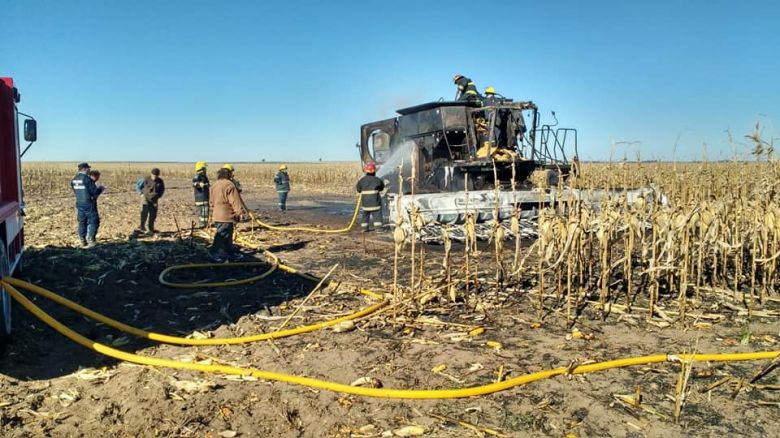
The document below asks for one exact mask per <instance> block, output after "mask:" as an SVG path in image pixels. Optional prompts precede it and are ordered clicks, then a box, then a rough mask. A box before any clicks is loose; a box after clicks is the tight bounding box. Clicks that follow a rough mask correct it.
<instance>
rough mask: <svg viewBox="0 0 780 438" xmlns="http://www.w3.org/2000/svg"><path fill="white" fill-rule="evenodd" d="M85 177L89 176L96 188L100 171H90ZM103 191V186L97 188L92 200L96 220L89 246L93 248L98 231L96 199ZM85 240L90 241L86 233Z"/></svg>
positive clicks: (98, 218)
mask: <svg viewBox="0 0 780 438" xmlns="http://www.w3.org/2000/svg"><path fill="white" fill-rule="evenodd" d="M87 175H89V179H91V180H92V182H94V183H95V185H96V186H97V182H98V181H100V171H99V170H90V171H89V173H88V174H87ZM105 190H106V187H105V186H97V191H98V193H97V195H95V198H94V199H93V200H92V205H93V206H94V208H95V216H96V218H97V220H96V221H95V232H94V234H92V239H91V241H92V245H91V246H95V243H97V232H98V229H99V228H100V212H99V211H98V208H97V198H98V196H100V194H101V193H103V192H104V191H105ZM87 240H88V241H89V240H90V239H89V233H87ZM89 247H90V245H89V243H88V244H87V248H89Z"/></svg>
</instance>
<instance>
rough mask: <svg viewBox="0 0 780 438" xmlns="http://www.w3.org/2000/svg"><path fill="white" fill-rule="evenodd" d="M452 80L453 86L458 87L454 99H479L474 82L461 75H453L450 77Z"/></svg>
mask: <svg viewBox="0 0 780 438" xmlns="http://www.w3.org/2000/svg"><path fill="white" fill-rule="evenodd" d="M452 82H454V83H455V86H456V87H457V88H458V91H457V93H456V94H455V100H468V101H479V100H481V96H480V95H479V92H477V86H476V85H474V82H472V81H471V79H469V78H467V77H465V76H463V75H455V76H454V77H453V78H452Z"/></svg>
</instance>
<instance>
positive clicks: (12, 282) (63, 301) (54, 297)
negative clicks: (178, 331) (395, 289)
mask: <svg viewBox="0 0 780 438" xmlns="http://www.w3.org/2000/svg"><path fill="white" fill-rule="evenodd" d="M2 284H3V285H4V286H6V287H8V286H12V287H16V288H19V289H24V290H27V291H29V292H32V293H34V294H36V295H39V296H42V297H44V298H46V299H48V300H51V301H54V302H55V303H57V304H60V305H62V306H65V307H67V308H68V309H71V310H73V311H75V312H77V313H80V314H81V315H84V316H86V317H87V318H90V319H92V320H95V321H98V322H101V323H103V324H105V325H107V326H109V327H113V328H115V329H117V330H120V331H123V332H125V333H128V334H131V335H133V336H137V337H139V338H146V339H149V340H152V341H156V342H164V343H166V344H175V345H236V344H246V343H250V342H258V341H266V340H268V339H278V338H286V337H289V336H294V335H299V334H301V333H310V332H313V331H317V330H320V329H323V328H326V327H330V326H334V325H336V324H338V323H340V322H342V321H348V320H354V319H358V318H362V317H364V316H366V315H370V314H372V313H374V312H376V311H377V310H379V309H381V308H382V307H384V306H385V305H386V304H387V301H381V302H379V303H376V304H373V305H371V306H368V307H366V308H365V309H362V310H359V311H357V312H355V313H352V314H350V315H346V316H342V317H341V318H336V319H332V320H329V321H323V322H318V323H315V324H311V325H306V326H302V327H296V328H293V329H287V330H282V331H278V332H271V333H262V334H258V335H249V336H241V337H238V338H212V339H190V338H182V337H178V336H170V335H164V334H161V333H154V332H148V331H146V330H143V329H140V328H137V327H133V326H130V325H127V324H124V323H122V322H119V321H117V320H115V319H111V318H109V317H108V316H106V315H103V314H101V313H98V312H95V311H94V310H90V309H88V308H86V307H84V306H82V305H80V304H78V303H75V302H73V301H71V300H69V299H67V298H65V297H63V296H61V295H58V294H56V293H54V292H52V291H50V290H47V289H44V288H42V287H40V286H36V285H34V284H31V283H27V282H25V281H22V280H18V279H16V278H12V277H6V278H3V280H2Z"/></svg>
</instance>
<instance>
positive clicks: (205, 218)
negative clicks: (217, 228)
mask: <svg viewBox="0 0 780 438" xmlns="http://www.w3.org/2000/svg"><path fill="white" fill-rule="evenodd" d="M209 187H211V185H210V184H209V177H208V175H206V162H204V161H198V162H197V163H195V177H194V178H192V189H193V190H194V192H195V208H196V209H197V210H198V226H199V227H201V228H205V227H206V226H207V225H208V224H209Z"/></svg>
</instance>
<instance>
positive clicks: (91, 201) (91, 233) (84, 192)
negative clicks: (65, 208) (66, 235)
mask: <svg viewBox="0 0 780 438" xmlns="http://www.w3.org/2000/svg"><path fill="white" fill-rule="evenodd" d="M89 169H90V167H89V164H87V163H81V164H79V172H78V173H77V174H76V176H74V177H73V179H71V181H70V187H71V189H73V194H74V195H76V221H77V223H78V233H79V241H80V242H81V246H83V247H87V248H91V247H93V246H95V234H96V233H97V227H98V214H97V208H96V207H97V206H96V203H95V200H96V199H97V197H98V196H99V195H100V192H101V191H102V190H100V189H98V187H97V186H96V185H95V182H94V181H92V178H90V177H89V175H88V173H89Z"/></svg>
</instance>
